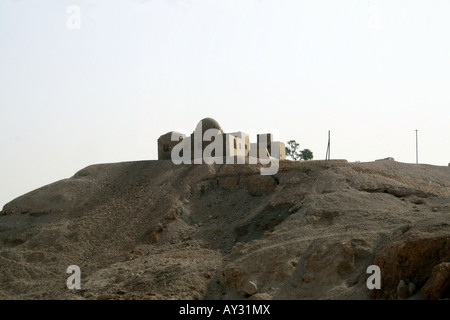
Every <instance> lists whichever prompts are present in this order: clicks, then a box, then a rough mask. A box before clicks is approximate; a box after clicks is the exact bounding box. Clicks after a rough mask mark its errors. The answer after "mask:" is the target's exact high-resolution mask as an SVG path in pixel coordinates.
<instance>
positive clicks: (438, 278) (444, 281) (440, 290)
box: [421, 262, 450, 300]
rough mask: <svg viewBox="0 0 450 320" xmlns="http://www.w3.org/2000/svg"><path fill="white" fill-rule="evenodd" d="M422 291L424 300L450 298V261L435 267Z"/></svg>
mask: <svg viewBox="0 0 450 320" xmlns="http://www.w3.org/2000/svg"><path fill="white" fill-rule="evenodd" d="M421 292H422V298H423V299H424V300H437V299H440V298H447V299H449V298H450V262H442V263H440V264H438V265H436V266H434V267H433V269H432V270H431V276H430V278H429V279H428V281H427V282H426V283H425V285H424V286H423V287H422V290H421Z"/></svg>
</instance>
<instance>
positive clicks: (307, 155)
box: [285, 140, 314, 161]
mask: <svg viewBox="0 0 450 320" xmlns="http://www.w3.org/2000/svg"><path fill="white" fill-rule="evenodd" d="M299 147H300V143H298V142H297V141H295V140H289V141H288V142H287V147H285V149H286V157H289V158H291V159H292V160H294V161H297V160H312V158H313V157H314V155H313V153H312V151H311V150H309V149H303V150H302V151H300V150H298V149H299Z"/></svg>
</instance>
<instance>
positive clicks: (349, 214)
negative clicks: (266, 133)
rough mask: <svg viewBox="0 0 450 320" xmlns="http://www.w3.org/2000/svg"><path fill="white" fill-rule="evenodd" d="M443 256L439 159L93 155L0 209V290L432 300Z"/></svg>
mask: <svg viewBox="0 0 450 320" xmlns="http://www.w3.org/2000/svg"><path fill="white" fill-rule="evenodd" d="M448 262H450V168H449V167H437V166H429V165H411V164H403V163H398V162H394V161H377V162H372V163H346V162H321V161H311V162H300V163H293V162H289V161H284V162H281V166H280V170H279V171H278V173H277V174H276V175H274V176H261V175H260V172H259V168H258V167H257V166H252V165H180V166H176V165H174V164H172V162H170V161H140V162H128V163H116V164H102V165H93V166H90V167H87V168H85V169H83V170H81V171H79V172H78V173H76V174H75V175H74V176H73V177H71V178H70V179H64V180H61V181H58V182H55V183H53V184H51V185H48V186H45V187H42V188H40V189H37V190H35V191H33V192H30V193H28V194H26V195H24V196H22V197H19V198H17V199H15V200H13V201H12V202H10V203H8V204H7V205H5V207H4V208H3V211H2V215H0V269H1V272H0V298H2V299H7V298H8V299H38V298H39V299H49V298H51V299H370V298H381V299H383V298H391V299H396V298H400V299H405V298H425V299H437V298H448V297H449V289H448V287H449V272H448V270H449V269H448ZM374 264H375V265H378V266H379V267H380V269H381V278H382V287H381V289H380V290H372V291H371V290H369V289H368V288H367V286H366V280H367V278H368V277H369V276H370V275H369V274H367V273H366V270H367V267H368V266H370V265H374ZM70 265H78V266H79V267H80V269H81V275H82V276H81V278H82V285H81V290H68V289H67V288H66V279H67V277H68V276H69V275H68V274H66V269H67V267H68V266H70Z"/></svg>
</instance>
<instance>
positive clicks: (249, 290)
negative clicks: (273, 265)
mask: <svg viewBox="0 0 450 320" xmlns="http://www.w3.org/2000/svg"><path fill="white" fill-rule="evenodd" d="M240 290H241V291H242V292H243V293H244V294H247V295H250V296H251V295H254V294H255V293H256V292H257V291H258V287H257V285H256V283H254V282H253V281H247V282H245V283H244V284H243V285H242V286H241V287H240Z"/></svg>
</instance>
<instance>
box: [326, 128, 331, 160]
mask: <svg viewBox="0 0 450 320" xmlns="http://www.w3.org/2000/svg"><path fill="white" fill-rule="evenodd" d="M325 160H330V130H328V146H327V154H326V156H325Z"/></svg>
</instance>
